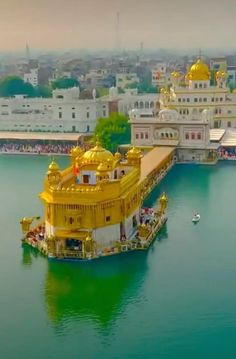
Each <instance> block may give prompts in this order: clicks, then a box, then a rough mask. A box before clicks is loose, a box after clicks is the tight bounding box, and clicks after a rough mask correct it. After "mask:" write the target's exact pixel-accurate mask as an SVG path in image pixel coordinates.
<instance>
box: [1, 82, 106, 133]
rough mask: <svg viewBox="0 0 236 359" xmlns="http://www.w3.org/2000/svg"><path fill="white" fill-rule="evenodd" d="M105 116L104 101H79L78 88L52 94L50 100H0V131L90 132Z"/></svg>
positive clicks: (20, 96) (18, 97)
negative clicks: (99, 119) (98, 120)
mask: <svg viewBox="0 0 236 359" xmlns="http://www.w3.org/2000/svg"><path fill="white" fill-rule="evenodd" d="M107 116H108V102H107V101H106V100H103V99H102V98H101V99H96V98H95V96H94V99H88V100H80V99H79V88H71V89H66V90H64V89H63V90H55V91H53V97H52V98H27V97H24V96H22V95H17V96H15V97H13V98H0V131H21V132H24V131H27V132H30V131H35V132H42V131H43V132H80V133H90V132H93V130H94V128H95V126H96V121H97V118H99V117H107Z"/></svg>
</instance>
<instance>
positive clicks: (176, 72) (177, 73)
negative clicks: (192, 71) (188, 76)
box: [171, 71, 181, 79]
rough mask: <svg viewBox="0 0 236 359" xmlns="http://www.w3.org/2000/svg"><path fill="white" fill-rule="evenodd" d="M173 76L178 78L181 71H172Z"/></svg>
mask: <svg viewBox="0 0 236 359" xmlns="http://www.w3.org/2000/svg"><path fill="white" fill-rule="evenodd" d="M171 76H172V77H175V78H176V79H178V78H179V77H180V76H181V75H180V73H179V72H178V71H173V72H172V73H171Z"/></svg>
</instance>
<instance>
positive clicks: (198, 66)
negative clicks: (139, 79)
mask: <svg viewBox="0 0 236 359" xmlns="http://www.w3.org/2000/svg"><path fill="white" fill-rule="evenodd" d="M210 77H211V74H210V70H209V68H208V66H207V65H206V64H205V63H204V62H203V61H202V60H201V59H199V60H198V61H197V62H196V63H195V64H193V65H192V66H191V67H190V68H189V70H188V72H187V74H186V76H185V81H186V84H185V86H183V85H182V84H181V75H180V73H179V72H176V71H174V72H172V74H171V81H172V86H171V88H170V89H169V88H163V89H162V90H161V94H160V108H159V109H158V108H154V110H151V109H148V108H147V109H146V108H145V109H133V110H132V111H131V112H130V122H131V134H132V144H134V145H138V146H145V145H168V146H175V147H176V148H177V150H178V151H177V153H178V157H179V160H180V161H197V162H204V161H208V160H209V159H210V158H211V156H212V153H213V152H214V151H215V150H217V146H219V143H218V144H216V143H212V142H211V141H210V129H211V128H212V129H213V128H221V129H222V130H221V131H222V132H220V133H221V136H222V134H223V133H224V129H227V128H236V101H235V95H234V94H230V92H229V89H228V88H227V73H226V72H224V71H220V70H219V71H217V72H216V85H215V86H211V85H210ZM219 131H220V130H219Z"/></svg>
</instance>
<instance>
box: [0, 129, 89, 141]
mask: <svg viewBox="0 0 236 359" xmlns="http://www.w3.org/2000/svg"><path fill="white" fill-rule="evenodd" d="M81 136H83V134H81V133H46V132H45V133H44V132H10V131H9V132H8V131H2V132H0V140H40V141H73V142H75V141H77V140H78V139H79V138H80V137H81Z"/></svg>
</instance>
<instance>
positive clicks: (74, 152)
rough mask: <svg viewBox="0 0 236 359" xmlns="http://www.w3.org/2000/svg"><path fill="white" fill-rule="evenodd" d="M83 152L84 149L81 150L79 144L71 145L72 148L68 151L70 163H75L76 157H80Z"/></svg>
mask: <svg viewBox="0 0 236 359" xmlns="http://www.w3.org/2000/svg"><path fill="white" fill-rule="evenodd" d="M83 154H84V151H83V150H82V148H81V147H79V146H76V147H73V148H72V150H71V151H70V157H71V163H72V164H75V162H76V159H77V158H81V157H82V155H83Z"/></svg>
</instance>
